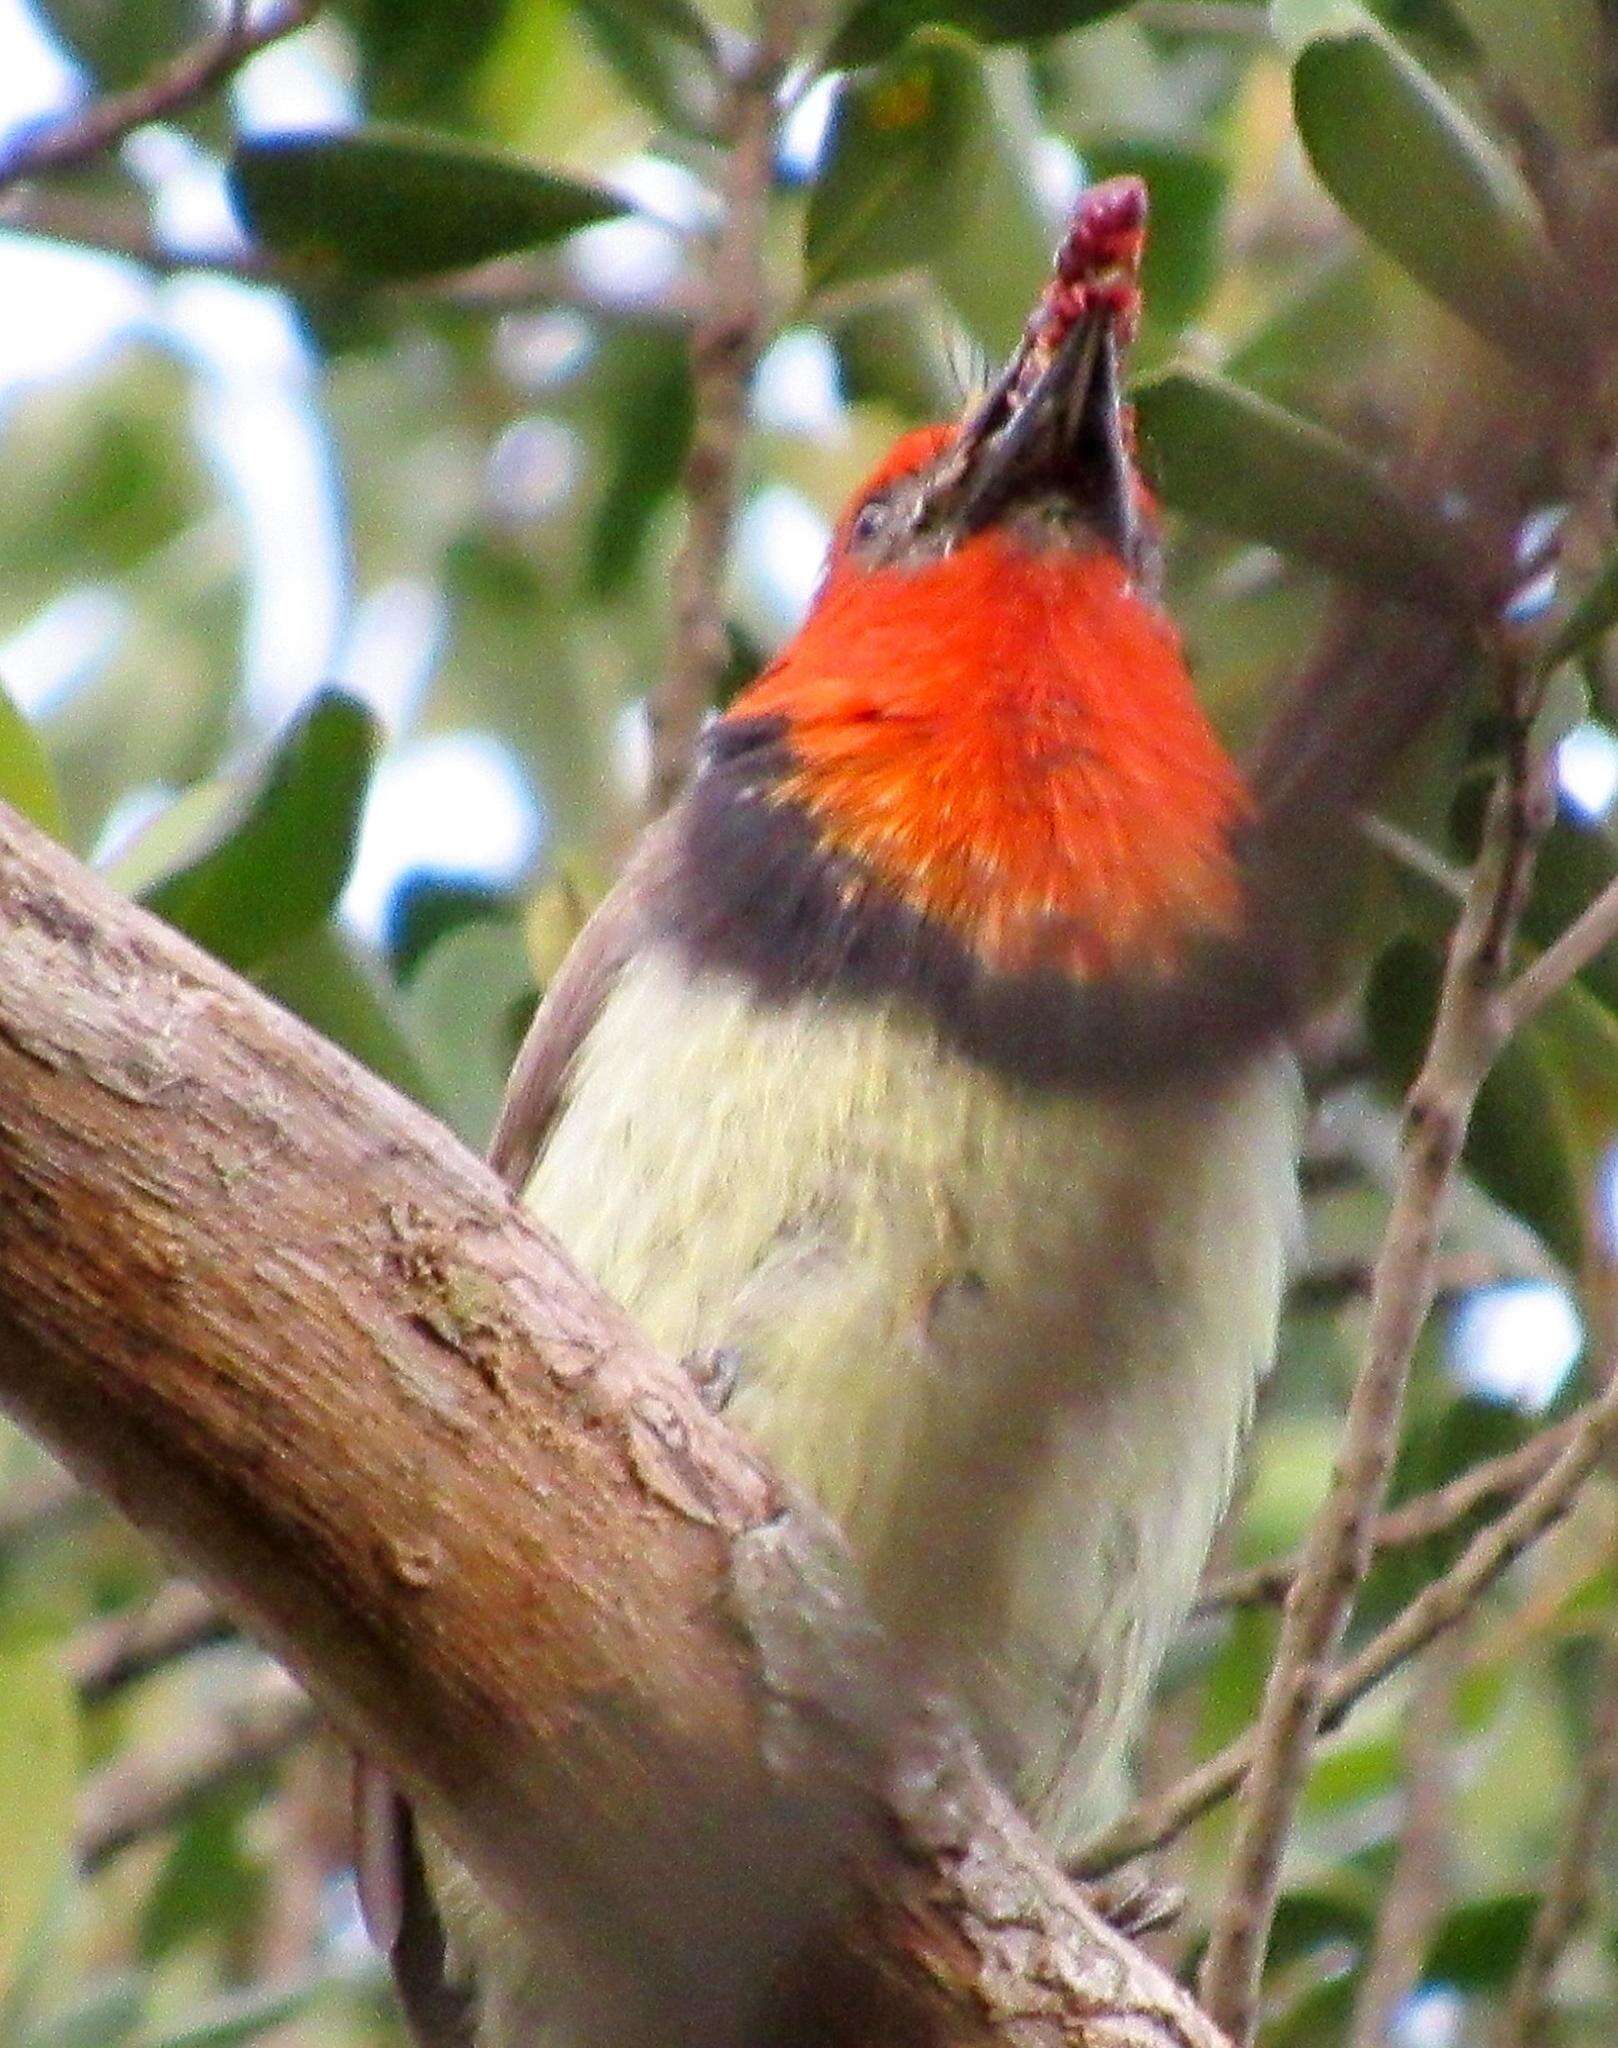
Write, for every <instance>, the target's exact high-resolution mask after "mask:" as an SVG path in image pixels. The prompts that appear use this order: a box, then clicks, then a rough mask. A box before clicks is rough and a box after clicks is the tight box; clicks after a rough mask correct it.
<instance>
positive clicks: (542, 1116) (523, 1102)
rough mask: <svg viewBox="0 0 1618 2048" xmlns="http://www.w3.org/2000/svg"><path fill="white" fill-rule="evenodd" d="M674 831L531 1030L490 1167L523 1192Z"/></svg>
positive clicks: (631, 867) (623, 893)
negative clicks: (571, 1070) (577, 1054)
mask: <svg viewBox="0 0 1618 2048" xmlns="http://www.w3.org/2000/svg"><path fill="white" fill-rule="evenodd" d="M674 829H675V827H674V823H673V819H672V816H671V817H669V818H664V819H661V820H660V821H659V822H658V823H657V824H656V825H654V826H652V827H651V829H650V830H649V831H647V832H646V833H644V834H643V835H642V838H641V840H640V843H639V845H638V846H637V847H636V848H635V851H634V853H633V854H632V855H631V856H630V859H629V861H628V863H627V865H626V866H625V868H624V871H623V873H622V874H621V875H620V876H619V878H618V880H617V881H616V882H615V883H614V885H613V887H612V888H611V889H610V890H609V891H608V893H607V895H606V896H605V898H604V899H603V900H602V902H601V904H600V905H599V907H598V908H597V909H596V911H595V913H594V915H593V916H592V917H591V918H590V920H589V922H588V923H587V924H586V925H585V927H584V929H583V931H581V932H580V933H579V936H578V937H577V938H576V939H575V940H574V942H573V944H572V946H571V947H570V948H569V949H568V954H567V957H566V959H565V960H564V961H563V962H562V964H561V966H560V967H559V968H558V969H557V972H556V975H555V977H554V978H553V980H552V982H551V985H550V987H549V988H548V989H547V990H546V991H545V997H544V1000H543V1001H542V1002H541V1003H540V1006H539V1008H538V1010H537V1011H536V1012H535V1015H534V1021H533V1023H532V1024H531V1025H530V1026H529V1027H528V1036H527V1037H526V1038H525V1039H524V1040H523V1044H522V1050H521V1051H520V1052H519V1053H518V1054H517V1061H516V1065H515V1066H514V1067H513V1068H512V1070H511V1079H510V1080H509V1081H508V1082H507V1083H506V1093H505V1099H504V1101H503V1102H502V1103H501V1105H500V1115H499V1117H498V1119H497V1120H496V1123H495V1127H494V1136H493V1137H492V1138H491V1139H490V1140H489V1164H490V1165H491V1166H492V1167H493V1168H494V1170H495V1172H496V1173H498V1174H499V1176H500V1178H501V1179H502V1180H503V1181H505V1183H506V1184H507V1186H508V1187H511V1188H514V1189H516V1190H517V1191H519V1192H520V1191H521V1190H522V1188H523V1187H524V1186H525V1185H526V1184H527V1181H528V1176H529V1175H530V1174H531V1173H532V1172H533V1170H534V1162H535V1161H536V1160H537V1159H538V1158H539V1155H540V1154H541V1152H543V1151H544V1149H545V1140H546V1139H547V1138H548V1137H549V1136H550V1131H551V1126H552V1124H553V1123H554V1122H555V1121H556V1115H557V1111H558V1110H559V1109H560V1108H561V1106H562V1088H563V1085H564V1083H565V1081H566V1078H567V1072H568V1069H569V1067H571V1065H572V1064H573V1058H574V1055H575V1054H576V1053H577V1052H578V1049H579V1047H580V1046H581V1045H582V1044H583V1043H584V1041H585V1039H586V1038H587V1037H588V1036H589V1033H590V1027H591V1025H592V1024H594V1022H595V1020H596V1018H597V1017H598V1016H599V1015H600V1013H601V1006H602V1004H603V1003H604V1002H605V1001H606V999H607V996H608V993H609V992H610V990H611V988H612V985H613V983H614V982H615V981H616V980H617V978H618V974H619V971H620V970H621V969H622V967H623V965H624V963H625V961H626V960H628V959H629V957H630V955H631V954H632V953H633V952H634V951H635V949H636V947H637V946H638V945H639V944H640V941H641V939H642V937H643V935H644V933H645V931H646V928H647V911H648V908H649V906H650V904H651V903H652V901H653V900H654V899H655V897H656V896H657V894H658V892H659V889H660V888H661V885H662V883H663V881H664V878H665V877H666V875H667V873H668V869H669V863H670V859H671V853H672V842H673V835H674Z"/></svg>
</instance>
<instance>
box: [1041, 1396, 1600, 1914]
mask: <svg viewBox="0 0 1618 2048" xmlns="http://www.w3.org/2000/svg"><path fill="white" fill-rule="evenodd" d="M1615 1443H1618V1386H1614V1385H1610V1384H1609V1386H1608V1388H1607V1391H1606V1392H1605V1393H1603V1394H1602V1396H1601V1398H1600V1399H1599V1400H1597V1401H1592V1402H1591V1403H1590V1404H1589V1406H1588V1407H1587V1408H1585V1409H1583V1410H1582V1411H1581V1413H1580V1415H1579V1417H1578V1420H1577V1426H1576V1428H1575V1430H1574V1433H1573V1435H1572V1437H1571V1439H1570V1441H1569V1443H1568V1445H1567V1447H1566V1449H1565V1450H1564V1451H1563V1452H1562V1453H1561V1455H1560V1456H1559V1457H1558V1458H1557V1459H1556V1461H1555V1463H1554V1464H1553V1465H1552V1466H1551V1467H1550V1469H1549V1470H1548V1471H1547V1472H1545V1474H1544V1475H1543V1476H1542V1477H1541V1478H1540V1479H1539V1480H1538V1481H1537V1482H1536V1483H1535V1484H1534V1485H1533V1486H1531V1487H1530V1488H1529V1489H1528V1491H1527V1492H1526V1493H1525V1494H1524V1495H1523V1496H1522V1498H1521V1499H1520V1500H1518V1501H1517V1502H1516V1503H1515V1504H1514V1505H1513V1506H1512V1507H1511V1508H1510V1509H1508V1510H1507V1512H1506V1513H1505V1514H1503V1515H1502V1516H1500V1517H1499V1519H1498V1520H1497V1521H1493V1522H1491V1523H1489V1525H1488V1527H1487V1528H1484V1529H1480V1530H1479V1531H1478V1533H1477V1535H1476V1536H1474V1537H1473V1538H1472V1540H1471V1542H1470V1543H1468V1545H1467V1546H1466V1549H1465V1550H1464V1551H1462V1553H1461V1555H1460V1556H1459V1557H1458V1558H1457V1559H1456V1561H1455V1563H1454V1564H1453V1565H1452V1566H1451V1568H1450V1569H1449V1570H1448V1571H1447V1572H1445V1573H1444V1574H1443V1575H1442V1577H1440V1578H1437V1579H1434V1580H1433V1581H1432V1582H1431V1583H1430V1584H1429V1585H1427V1586H1426V1587H1424V1588H1423V1590H1422V1591H1421V1593H1420V1594H1419V1595H1418V1596H1417V1597H1416V1599H1414V1600H1413V1601H1412V1602H1411V1603H1410V1605H1409V1606H1408V1607H1404V1608H1401V1609H1400V1611H1399V1613H1398V1614H1396V1615H1395V1616H1394V1618H1393V1620H1392V1621H1390V1622H1389V1623H1388V1625H1387V1626H1386V1627H1385V1628H1383V1629H1380V1630H1379V1631H1378V1632H1377V1633H1376V1634H1375V1635H1374V1636H1372V1638H1371V1639H1370V1641H1369V1642H1368V1643H1366V1644H1365V1645H1364V1646H1363V1647H1362V1648H1361V1649H1360V1650H1358V1651H1357V1652H1356V1653H1355V1655H1354V1656H1352V1657H1350V1658H1349V1659H1348V1660H1347V1662H1346V1663H1344V1664H1342V1665H1340V1666H1339V1667H1338V1669H1337V1671H1336V1673H1335V1675H1334V1676H1333V1677H1332V1678H1331V1680H1330V1682H1329V1683H1327V1684H1326V1685H1325V1686H1324V1687H1323V1688H1322V1691H1321V1699H1320V1727H1321V1729H1322V1730H1325V1729H1330V1728H1335V1727H1336V1726H1337V1725H1338V1724H1339V1723H1340V1722H1341V1721H1342V1720H1343V1719H1344V1717H1345V1716H1346V1715H1347V1714H1348V1713H1349V1711H1350V1710H1351V1709H1352V1708H1353V1707H1354V1706H1356V1705H1357V1704H1358V1702H1359V1701H1360V1700H1361V1699H1363V1698H1364V1696H1365V1694H1366V1693H1368V1692H1369V1691H1370V1690H1371V1689H1372V1688H1373V1687H1374V1686H1376V1685H1378V1684H1380V1682H1381V1681H1382V1680H1383V1679H1384V1678H1386V1677H1388V1676H1389V1674H1390V1673H1392V1672H1394V1671H1396V1670H1397V1669H1398V1668H1399V1667H1400V1666H1401V1665H1402V1664H1406V1663H1408V1662H1409V1660H1410V1659H1411V1658H1412V1657H1414V1656H1416V1655H1417V1654H1418V1653H1419V1652H1420V1651H1422V1650H1424V1649H1425V1648H1426V1647H1427V1645H1428V1644H1429V1643H1431V1642H1434V1641H1435V1640H1436V1639H1437V1638H1438V1637H1439V1636H1441V1635H1442V1634H1443V1633H1444V1631H1445V1630H1446V1629H1447V1628H1450V1627H1452V1626H1453V1625H1454V1624H1455V1623H1456V1622H1458V1621H1460V1620H1462V1619H1463V1618H1464V1617H1465V1616H1466V1615H1467V1614H1469V1613H1471V1612H1472V1610H1473V1609H1474V1607H1475V1606H1476V1604H1477V1602H1478V1600H1479V1599H1480V1598H1481V1597H1482V1595H1483V1594H1484V1593H1485V1592H1487V1590H1488V1589H1489V1587H1490V1586H1492V1585H1493V1584H1494V1582H1495V1581H1496V1580H1497V1579H1498V1578H1499V1577H1500V1575H1501V1573H1502V1572H1504V1571H1506V1570H1507V1569H1508V1568H1509V1567H1510V1566H1511V1565H1513V1564H1514V1563H1515V1562H1516V1561H1517V1559H1518V1558H1519V1557H1521V1556H1522V1554H1523V1552H1524V1551H1525V1550H1527V1549H1528V1548H1529V1547H1530V1546H1531V1545H1532V1544H1534V1543H1535V1542H1537V1541H1538V1539H1539V1538H1540V1537H1541V1536H1543V1535H1544V1534H1545V1532H1546V1530H1547V1529H1549V1528H1551V1527H1553V1526H1554V1524H1555V1523H1556V1522H1557V1521H1559V1520H1560V1519H1561V1517H1562V1516H1563V1515H1564V1514H1565V1513H1566V1512H1567V1509H1568V1506H1569V1504H1570V1502H1571V1501H1572V1500H1573V1498H1574V1496H1575V1495H1576V1494H1577V1492H1578V1490H1579V1488H1580V1487H1581V1486H1582V1485H1583V1484H1584V1482H1585V1480H1586V1479H1588V1477H1589V1476H1590V1474H1591V1472H1592V1471H1593V1470H1594V1469H1595V1467H1596V1465H1597V1464H1598V1463H1599V1462H1600V1461H1601V1459H1602V1458H1604V1457H1605V1456H1606V1455H1607V1454H1608V1453H1609V1451H1610V1450H1611V1449H1612V1447H1613V1446H1614V1444H1615ZM1258 1733H1259V1729H1258V1727H1257V1726H1254V1727H1252V1728H1249V1729H1248V1730H1247V1731H1246V1733H1245V1734H1243V1735H1239V1736H1238V1737H1237V1738H1236V1739H1235V1740H1234V1741H1233V1742H1229V1743H1227V1744H1226V1745H1225V1747H1224V1748H1223V1749H1222V1750H1220V1751H1219V1753H1218V1755H1217V1756H1213V1757H1210V1758H1209V1759H1208V1761H1207V1762H1206V1763H1205V1764H1202V1765H1199V1767H1198V1768H1197V1769H1196V1770H1195V1771H1193V1772H1191V1773H1190V1774H1189V1776H1187V1777H1185V1778H1182V1779H1181V1781H1180V1782H1179V1784H1177V1785H1171V1786H1170V1787H1169V1788H1168V1789H1167V1791H1165V1792H1163V1793H1161V1794H1159V1795H1158V1796H1157V1797H1156V1798H1153V1799H1150V1800H1141V1801H1140V1802H1138V1803H1137V1804H1136V1805H1135V1806H1133V1807H1132V1808H1131V1809H1130V1810H1129V1812H1128V1813H1126V1814H1125V1815H1124V1816H1123V1817H1122V1819H1121V1820H1119V1821H1117V1822H1116V1823H1115V1824H1114V1825H1113V1826H1112V1827H1110V1828H1108V1829H1107V1830H1106V1832H1105V1833H1104V1834H1101V1835H1098V1836H1097V1837H1096V1838H1095V1840H1094V1841H1092V1842H1091V1843H1090V1844H1089V1845H1088V1846H1087V1847H1086V1848H1085V1849H1084V1850H1083V1851H1081V1853H1080V1854H1079V1855H1078V1856H1077V1857H1076V1858H1075V1859H1074V1860H1073V1861H1072V1863H1071V1864H1070V1865H1069V1868H1070V1869H1071V1870H1072V1872H1073V1874H1074V1875H1075V1876H1076V1877H1099V1876H1104V1875H1105V1874H1106V1872H1107V1871H1109V1870H1113V1869H1115V1868H1116V1867H1117V1866H1118V1865H1119V1864H1120V1863H1126V1862H1128V1860H1129V1859H1130V1857H1132V1856H1140V1855H1144V1854H1145V1853H1146V1851H1147V1850H1149V1849H1155V1848H1158V1847H1160V1846H1161V1844H1162V1843H1164V1842H1167V1841H1169V1840H1171V1839H1172V1838H1173V1837H1174V1836H1175V1835H1177V1834H1179V1833H1180V1832H1181V1830H1182V1829H1184V1828H1186V1827H1189V1826H1190V1824H1191V1822H1192V1821H1194V1820H1198V1819H1200V1818H1201V1816H1202V1815H1203V1814H1205V1813H1207V1812H1209V1811H1210V1810H1211V1809H1212V1808H1213V1807H1215V1806H1217V1805H1219V1803H1220V1802H1221V1801H1222V1800H1224V1799H1228V1798H1229V1796H1230V1795H1231V1793H1232V1792H1234V1791H1236V1790H1237V1789H1238V1788H1239V1787H1240V1785H1241V1784H1242V1782H1243V1780H1244V1779H1245V1778H1246V1776H1247V1773H1248V1771H1249V1769H1250V1767H1251V1766H1252V1764H1253V1761H1254V1758H1255V1755H1256V1753H1257V1748H1258V1742H1257V1737H1258Z"/></svg>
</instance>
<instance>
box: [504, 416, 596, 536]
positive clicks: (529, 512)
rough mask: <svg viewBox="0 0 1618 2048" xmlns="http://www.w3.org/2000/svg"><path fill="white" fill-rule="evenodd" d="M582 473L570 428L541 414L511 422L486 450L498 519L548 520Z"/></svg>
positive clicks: (575, 438)
mask: <svg viewBox="0 0 1618 2048" xmlns="http://www.w3.org/2000/svg"><path fill="white" fill-rule="evenodd" d="M583 470H584V450H583V448H582V446H581V445H580V441H579V437H578V435H577V434H576V433H575V432H574V430H573V428H572V427H570V426H568V425H567V424H566V423H565V422H564V421H562V420H556V419H551V418H549V417H547V415H545V414H544V413H534V414H532V415H531V416H530V417H529V418H527V419H522V420H513V421H512V423H511V425H510V426H509V427H507V428H506V430H505V432H504V433H503V434H501V435H500V437H499V438H498V439H497V440H496V442H495V444H494V446H493V447H492V448H491V449H490V450H489V460H488V465H487V468H486V471H485V477H486V481H487V484H488V491H489V497H490V500H491V501H492V505H493V509H494V514H495V517H496V518H497V519H501V520H506V521H511V522H515V523H523V522H527V521H529V520H537V519H548V518H549V517H550V516H551V514H552V513H554V512H559V511H560V510H561V509H562V507H563V506H564V505H565V504H566V503H567V501H568V498H569V497H570V496H571V495H572V491H573V487H574V485H575V484H576V483H577V482H578V480H579V477H580V476H581V475H582V474H583Z"/></svg>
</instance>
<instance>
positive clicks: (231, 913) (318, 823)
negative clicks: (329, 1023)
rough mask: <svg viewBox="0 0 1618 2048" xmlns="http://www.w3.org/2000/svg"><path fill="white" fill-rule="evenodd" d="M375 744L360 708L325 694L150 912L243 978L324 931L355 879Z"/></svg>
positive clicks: (175, 872)
mask: <svg viewBox="0 0 1618 2048" xmlns="http://www.w3.org/2000/svg"><path fill="white" fill-rule="evenodd" d="M377 741H378V730H377V726H376V722H375V720H374V719H373V718H372V716H371V713H370V712H369V711H368V710H367V709H366V707H365V706H364V705H363V704H361V703H359V702H358V701H357V699H355V698H352V697H348V696H345V695H344V694H343V693H342V692H341V691H340V690H323V691H321V692H320V693H319V695H317V696H316V697H315V698H313V699H312V700H311V702H310V703H309V705H308V706H307V708H306V709H305V710H304V711H303V712H302V713H300V715H299V716H298V717H297V719H296V720H295V721H294V722H293V724H292V726H291V727H290V728H289V729H288V731H287V733H286V735H285V737H284V738H283V739H282V741H281V744H280V746H279V747H278V748H277V750H276V752H275V755H274V757H273V758H272V760H271V762H270V764H269V768H268V770H267V772H266V774H265V775H264V778H263V780H262V781H261V782H260V783H259V785H258V787H257V788H256V789H254V790H253V791H252V793H251V794H250V795H249V796H248V797H247V798H246V800H245V802H244V803H242V804H241V806H240V808H239V810H238V811H237V812H236V814H235V816H234V817H233V818H232V819H230V820H229V821H228V822H226V821H224V820H222V819H220V818H219V816H218V813H217V809H216V810H215V811H214V815H213V817H212V819H211V820H210V827H211V829H210V831H209V843H208V844H207V845H206V846H205V847H204V848H203V849H202V850H200V851H197V850H193V851H192V852H190V853H189V854H188V855H187V856H186V857H185V858H184V859H183V861H182V863H181V864H180V865H179V866H177V867H175V868H173V869H171V870H170V872H168V873H167V874H165V875H163V876H162V877H161V878H160V879H158V880H156V881H153V882H151V883H149V884H148V885H147V886H146V887H145V888H144V889H143V890H142V898H143V900H144V902H145V903H146V905H147V907H148V909H151V910H155V911H156V912H157V914H158V916H159V917H165V918H167V919H168V921H169V923H170V924H173V925H177V926H178V927H179V929H180V930H181V931H183V932H185V933H186V934H187V935H188V936H189V937H191V938H193V939H195V940H196V941H197V943H198V944H199V945H201V946H206V947H207V948H208V950H209V951H210V952H211V953H213V954H214V955H215V956H216V957H217V958H219V959H221V960H223V961H225V962H226V963H227V964H228V965H229V966H232V967H236V968H240V969H243V970H246V969H250V968H252V967H254V966H256V965H258V964H259V963H260V962H261V961H263V960H266V959H268V958H269V957H270V956H271V955H273V954H275V953H278V952H279V951H281V949H282V948H283V947H285V946H286V945H288V944H289V943H290V942H291V941H292V940H293V939H295V938H297V937H298V936H299V935H300V934H302V933H304V932H308V931H311V930H313V929H314V928H315V927H316V926H318V925H320V924H323V923H324V922H325V920H326V918H327V917H328V916H329V915H330V913H331V910H332V907H333V906H334V904H335V903H336V901H337V898H338V896H339V895H340V894H341V892H342V887H343V884H344V882H345V881H346V880H347V878H348V870H349V867H350V864H351V863H352V861H353V857H354V845H355V841H356V839H357V838H358V835H359V824H360V813H361V810H362V808H363V806H364V802H365V792H366V787H367V785H368V783H369V781H370V775H371V765H372V762H373V761H374V759H375V757H376V748H377ZM199 808H201V806H199Z"/></svg>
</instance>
